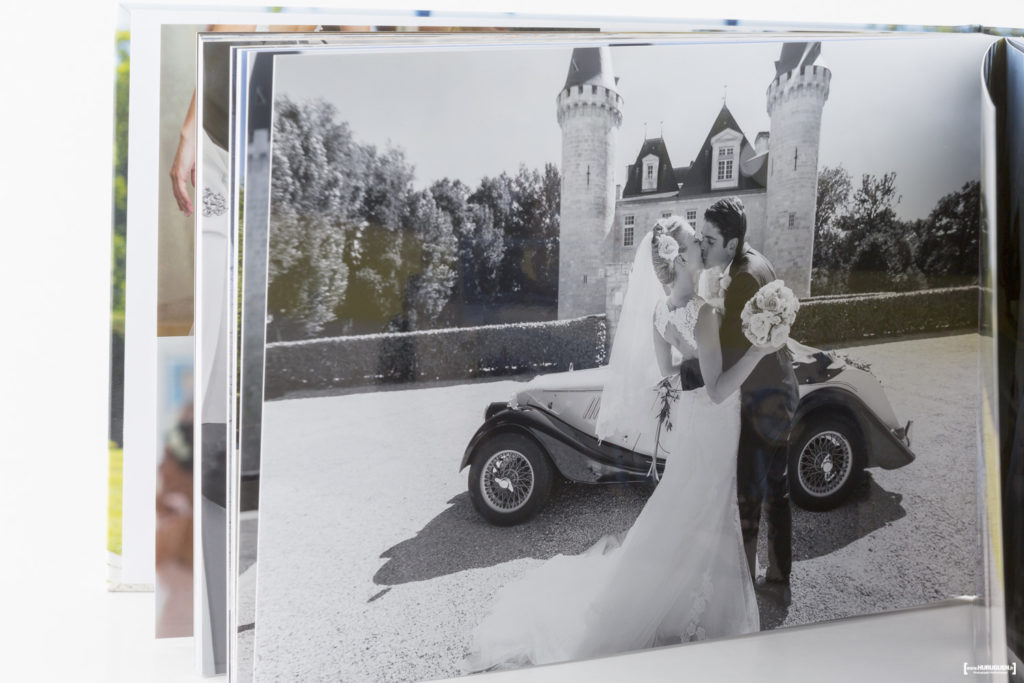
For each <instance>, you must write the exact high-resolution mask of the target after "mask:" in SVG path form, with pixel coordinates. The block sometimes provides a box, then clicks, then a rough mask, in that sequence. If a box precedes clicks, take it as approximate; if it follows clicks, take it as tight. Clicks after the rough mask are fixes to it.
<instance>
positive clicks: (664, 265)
mask: <svg viewBox="0 0 1024 683" xmlns="http://www.w3.org/2000/svg"><path fill="white" fill-rule="evenodd" d="M651 233H652V234H651V262H652V263H653V264H654V273H655V274H656V275H657V276H658V280H660V281H661V284H663V285H671V284H672V283H673V282H674V281H675V279H676V269H675V262H676V259H677V258H679V256H678V252H679V245H680V244H681V243H682V242H683V241H684V240H688V241H690V242H692V241H693V240H694V239H696V232H694V230H693V228H692V227H690V224H689V223H687V222H686V221H684V220H683V219H682V218H681V217H679V216H668V217H666V218H661V219H659V220H658V222H657V223H655V224H654V228H652V230H651ZM673 242H674V243H675V245H674V246H675V248H673V247H672V243H673ZM673 252H674V253H676V256H674V257H672V258H667V257H666V255H665V254H667V253H673Z"/></svg>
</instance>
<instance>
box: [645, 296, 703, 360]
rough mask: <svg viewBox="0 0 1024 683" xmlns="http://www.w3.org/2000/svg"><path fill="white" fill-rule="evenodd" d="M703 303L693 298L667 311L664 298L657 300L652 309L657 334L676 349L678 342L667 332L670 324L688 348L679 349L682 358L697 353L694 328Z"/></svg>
mask: <svg viewBox="0 0 1024 683" xmlns="http://www.w3.org/2000/svg"><path fill="white" fill-rule="evenodd" d="M703 303H704V300H703V299H701V298H700V297H697V296H695V297H693V298H691V299H690V300H689V301H688V302H686V305H685V306H680V307H679V308H676V309H669V306H668V298H664V299H659V300H658V303H657V305H656V306H655V307H654V326H655V328H656V329H657V330H658V333H659V334H660V335H661V336H662V337H663V338H664V339H665V341H667V342H668V343H669V344H672V345H673V346H675V347H677V348H678V346H679V344H678V341H679V340H677V339H675V338H674V336H673V335H671V334H670V333H669V330H668V326H669V325H670V324H671V325H672V327H673V328H675V330H676V332H678V333H679V337H680V338H681V339H682V341H683V342H684V343H685V344H686V345H687V346H688V347H689V348H685V349H679V351H680V352H681V353H682V354H683V355H684V356H695V355H696V353H697V338H696V335H695V334H694V328H696V326H697V314H698V313H700V307H701V305H702V304H703Z"/></svg>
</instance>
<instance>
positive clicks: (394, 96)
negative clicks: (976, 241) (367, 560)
mask: <svg viewBox="0 0 1024 683" xmlns="http://www.w3.org/2000/svg"><path fill="white" fill-rule="evenodd" d="M991 40H992V39H991V38H989V37H986V36H978V35H963V34H936V33H932V34H927V35H923V36H907V35H901V36H897V37H894V38H888V37H887V38H877V37H873V38H863V37H859V38H854V37H844V38H839V39H829V40H827V41H826V42H825V43H824V44H823V47H822V56H823V58H824V61H825V63H826V64H827V65H828V66H829V68H830V69H831V70H832V81H831V88H830V94H829V99H828V101H827V102H826V104H825V108H824V113H823V116H822V128H821V141H820V147H819V158H818V167H819V169H820V168H822V167H824V166H835V165H838V164H842V165H843V166H844V167H845V168H846V169H847V170H848V171H849V172H850V173H851V174H852V176H853V178H854V183H855V186H856V184H857V183H858V182H859V178H860V176H861V174H864V173H872V174H875V175H881V174H882V173H886V172H889V171H895V172H896V174H897V175H896V185H897V191H898V192H899V193H900V194H901V195H902V199H901V202H900V204H899V205H898V207H897V213H898V214H899V215H900V216H901V217H902V218H905V219H913V218H923V217H925V216H927V215H928V213H929V212H930V211H931V209H932V208H933V207H934V206H935V203H936V202H937V201H938V199H939V198H940V197H942V196H943V195H945V194H948V193H949V192H952V191H955V190H958V189H959V188H960V187H961V186H962V185H963V183H964V182H966V181H969V180H976V179H978V178H979V176H980V154H981V152H980V107H979V102H980V96H981V94H980V85H979V74H980V67H981V60H982V57H983V55H984V52H985V50H986V48H987V46H988V45H989V43H990V42H991ZM779 50H780V43H779V42H778V40H777V39H772V40H769V39H767V38H764V39H758V40H757V42H744V43H741V44H736V43H732V44H720V43H719V44H696V45H695V44H687V45H683V44H672V45H642V46H641V45H633V46H619V47H613V48H612V50H611V52H612V63H613V70H614V73H615V75H616V76H618V77H619V79H620V80H619V84H618V89H619V92H620V94H621V95H622V97H623V99H624V105H623V122H622V126H621V128H620V129H619V131H618V143H617V149H616V159H615V177H616V183H620V184H624V176H625V169H626V166H627V164H630V163H632V162H633V161H634V160H635V159H636V156H637V153H638V152H639V150H640V146H641V144H642V142H643V139H644V136H645V130H646V135H647V137H657V136H659V135H661V136H662V137H664V138H665V142H666V144H667V146H668V151H669V155H670V157H671V159H672V163H673V165H674V166H683V165H686V164H689V163H690V161H691V160H692V159H693V158H694V156H696V154H697V152H698V151H699V149H700V145H701V144H702V143H703V141H704V138H705V137H706V135H707V132H708V130H709V129H710V127H711V124H712V123H713V122H714V119H715V117H716V115H717V114H718V111H719V110H720V109H721V106H722V103H723V97H724V98H725V102H726V104H727V106H728V107H729V109H730V111H731V112H732V114H733V116H734V117H735V118H736V121H737V123H738V124H739V126H740V127H741V128H742V129H743V132H744V134H745V135H746V136H747V139H748V140H749V141H750V142H753V141H754V137H755V136H756V135H757V132H758V131H761V130H769V128H770V121H769V117H768V114H767V111H766V109H765V91H766V89H767V87H768V85H769V83H770V82H771V80H772V79H773V78H774V76H775V67H774V60H775V59H777V58H778V55H779ZM571 52H572V48H571V47H570V46H568V45H558V46H553V47H534V46H532V47H527V48H520V49H509V48H501V49H487V50H480V49H476V50H472V51H467V50H466V49H453V48H446V49H443V50H436V49H435V50H421V49H406V50H403V51H401V52H392V53H379V52H377V53H358V54H353V53H348V54H340V53H333V54H315V55H310V54H307V55H287V56H282V57H278V60H277V67H276V76H275V77H276V81H275V84H276V85H275V88H276V92H277V93H279V94H281V95H286V96H288V97H290V98H291V99H293V100H299V101H301V100H306V99H312V98H323V99H326V100H327V101H329V102H331V103H333V104H334V105H335V106H336V107H337V109H338V112H339V118H340V119H342V120H345V121H347V122H348V123H349V125H350V126H351V128H352V132H353V134H354V136H355V137H356V139H357V140H359V141H360V142H364V143H371V144H375V145H378V146H380V147H385V146H388V145H394V146H397V147H400V148H402V149H403V150H404V151H405V153H406V157H407V159H408V160H409V161H410V162H411V163H412V164H413V165H414V166H415V169H416V178H415V184H416V186H417V187H425V186H427V185H429V184H430V183H432V182H433V181H434V180H436V179H439V178H443V177H448V178H453V179H454V178H459V179H461V180H462V181H463V182H465V183H466V184H468V185H470V186H471V187H475V186H476V185H477V184H478V183H479V181H480V179H481V178H482V177H484V176H494V175H498V174H500V173H501V172H502V171H507V172H509V173H515V171H516V170H517V169H518V167H519V165H520V164H525V165H526V166H527V167H528V168H542V167H543V166H544V164H545V163H549V162H551V163H554V164H556V165H558V164H560V163H561V131H560V129H559V126H558V122H557V119H556V115H555V97H556V95H557V94H558V92H559V91H560V90H561V88H562V86H563V85H564V83H565V77H566V74H567V70H568V64H569V58H570V55H571Z"/></svg>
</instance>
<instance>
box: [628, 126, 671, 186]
mask: <svg viewBox="0 0 1024 683" xmlns="http://www.w3.org/2000/svg"><path fill="white" fill-rule="evenodd" d="M651 154H653V155H654V156H656V157H658V184H657V187H656V188H655V189H653V190H647V191H646V192H643V191H642V190H641V188H642V187H643V171H644V164H643V160H644V157H646V156H648V155H651ZM678 189H679V185H678V181H677V180H676V177H675V169H673V168H672V160H671V159H669V156H668V147H666V146H665V141H664V140H663V139H662V138H648V139H647V140H644V144H643V145H642V146H641V147H640V153H639V154H637V155H636V161H635V162H634V163H632V164H630V165H629V167H628V169H627V171H626V187H624V188H623V189H622V196H623V197H635V196H638V195H641V194H658V193H661V192H675V191H676V190H678Z"/></svg>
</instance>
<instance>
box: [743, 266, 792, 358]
mask: <svg viewBox="0 0 1024 683" xmlns="http://www.w3.org/2000/svg"><path fill="white" fill-rule="evenodd" d="M798 310H800V302H799V301H798V300H797V298H796V296H795V295H794V294H793V290H791V289H790V288H789V287H787V286H786V285H785V283H784V282H783V281H782V280H773V281H772V282H769V283H768V284H766V285H765V286H764V287H762V288H761V289H759V290H757V294H755V295H754V296H753V298H751V299H750V300H749V301H748V302H747V303H746V304H744V306H743V311H742V312H740V322H741V323H742V325H743V334H745V335H746V336H747V339H748V340H749V341H750V343H751V344H754V345H757V346H767V345H769V344H770V345H772V346H779V345H781V344H783V343H784V342H785V341H786V340H787V339H788V338H789V330H790V328H791V327H792V326H793V321H794V320H796V312H797V311H798Z"/></svg>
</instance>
